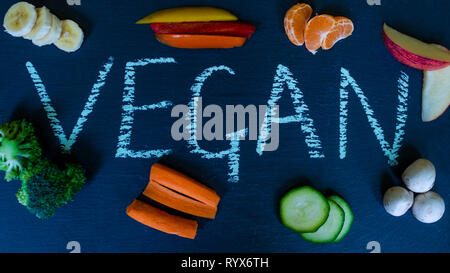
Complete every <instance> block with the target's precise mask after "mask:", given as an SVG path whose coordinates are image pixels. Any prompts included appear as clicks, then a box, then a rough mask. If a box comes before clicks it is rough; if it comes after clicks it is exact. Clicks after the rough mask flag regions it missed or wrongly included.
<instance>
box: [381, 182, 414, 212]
mask: <svg viewBox="0 0 450 273" xmlns="http://www.w3.org/2000/svg"><path fill="white" fill-rule="evenodd" d="M413 202H414V193H412V192H410V191H408V190H407V189H405V188H403V187H392V188H390V189H389V190H387V191H386V193H385V194H384V198H383V204H384V208H385V209H386V211H387V212H388V213H389V214H391V215H393V216H402V215H403V214H405V213H406V212H407V211H408V210H409V209H410V208H411V206H412V205H413Z"/></svg>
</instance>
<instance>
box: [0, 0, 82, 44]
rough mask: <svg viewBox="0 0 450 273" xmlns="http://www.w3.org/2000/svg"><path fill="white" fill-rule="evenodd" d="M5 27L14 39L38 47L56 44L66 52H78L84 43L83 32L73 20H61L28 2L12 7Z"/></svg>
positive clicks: (47, 10) (4, 24) (4, 23)
mask: <svg viewBox="0 0 450 273" xmlns="http://www.w3.org/2000/svg"><path fill="white" fill-rule="evenodd" d="M3 26H4V27H5V29H6V32H8V33H9V34H11V35H12V36H14V37H23V38H25V39H28V40H31V41H32V42H33V44H35V45H37V46H45V45H51V44H54V45H55V46H56V47H57V48H59V49H61V50H64V51H66V52H74V51H77V50H78V49H79V48H80V47H81V44H82V43H83V39H84V34H83V30H82V29H81V28H80V26H78V24H77V23H75V22H74V21H72V20H60V19H58V17H56V16H55V15H53V14H52V13H51V12H50V10H49V9H48V8H46V7H42V8H35V7H34V6H33V5H32V4H30V3H27V2H19V3H16V4H14V5H12V6H11V7H10V8H9V10H8V12H7V13H6V15H5V19H4V21H3Z"/></svg>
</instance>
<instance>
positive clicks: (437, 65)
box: [383, 24, 450, 70]
mask: <svg viewBox="0 0 450 273" xmlns="http://www.w3.org/2000/svg"><path fill="white" fill-rule="evenodd" d="M383 40H384V44H385V45H386V48H387V49H388V50H389V52H390V53H391V54H392V56H394V57H395V58H396V59H397V60H398V61H399V62H401V63H403V64H405V65H407V66H410V67H413V68H416V69H420V70H439V69H442V68H445V67H447V66H449V65H450V51H448V50H447V49H445V48H443V47H442V48H440V47H436V46H435V45H431V44H427V43H424V42H422V41H420V40H417V39H415V38H412V37H410V36H407V35H405V34H403V33H400V32H398V31H397V30H395V29H393V28H391V27H389V26H388V25H386V24H384V26H383Z"/></svg>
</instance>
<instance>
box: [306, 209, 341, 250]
mask: <svg viewBox="0 0 450 273" xmlns="http://www.w3.org/2000/svg"><path fill="white" fill-rule="evenodd" d="M328 203H329V205H330V214H329V216H328V219H327V221H326V222H325V223H324V224H323V225H322V226H321V227H320V228H319V229H318V230H317V231H316V232H312V233H301V234H300V235H301V236H302V238H303V239H305V240H306V241H308V242H311V243H315V244H322V243H332V242H334V240H336V238H337V236H338V235H339V233H340V232H341V230H342V227H343V226H344V220H345V213H344V210H343V209H341V207H340V206H339V205H338V204H337V203H336V202H334V201H333V200H328Z"/></svg>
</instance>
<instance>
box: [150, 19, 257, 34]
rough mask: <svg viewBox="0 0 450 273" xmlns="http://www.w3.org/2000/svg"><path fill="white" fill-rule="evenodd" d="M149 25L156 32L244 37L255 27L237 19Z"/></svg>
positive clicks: (252, 31)
mask: <svg viewBox="0 0 450 273" xmlns="http://www.w3.org/2000/svg"><path fill="white" fill-rule="evenodd" d="M150 27H151V28H152V29H153V31H154V32H155V33H156V34H208V35H228V36H238V37H246V38H250V36H251V35H252V34H253V33H254V32H255V29H256V28H255V26H253V25H251V24H248V23H244V22H237V21H227V22H182V23H153V24H150Z"/></svg>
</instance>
